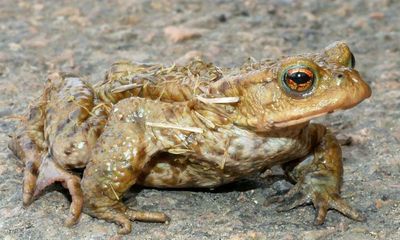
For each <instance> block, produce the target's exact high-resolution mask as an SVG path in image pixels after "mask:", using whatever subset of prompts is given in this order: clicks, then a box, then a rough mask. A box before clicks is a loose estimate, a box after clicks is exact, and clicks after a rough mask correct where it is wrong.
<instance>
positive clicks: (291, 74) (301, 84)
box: [283, 67, 315, 93]
mask: <svg viewBox="0 0 400 240" xmlns="http://www.w3.org/2000/svg"><path fill="white" fill-rule="evenodd" d="M283 77H284V79H283V82H284V84H285V85H286V87H287V88H289V90H291V91H295V92H298V93H305V92H307V91H309V90H310V89H311V88H312V87H313V85H314V80H315V77H314V73H313V71H311V70H310V69H308V68H305V67H296V68H291V69H289V70H287V72H286V74H285V75H284V76H283Z"/></svg>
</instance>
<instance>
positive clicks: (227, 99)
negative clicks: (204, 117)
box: [197, 96, 240, 104]
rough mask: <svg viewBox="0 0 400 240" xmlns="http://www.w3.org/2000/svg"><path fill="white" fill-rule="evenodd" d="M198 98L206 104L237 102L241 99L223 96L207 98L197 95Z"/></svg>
mask: <svg viewBox="0 0 400 240" xmlns="http://www.w3.org/2000/svg"><path fill="white" fill-rule="evenodd" d="M197 99H198V100H199V101H200V102H202V103H206V104H215V103H217V104H218V103H237V102H239V101H240V98H239V97H221V98H205V97H202V96H197Z"/></svg>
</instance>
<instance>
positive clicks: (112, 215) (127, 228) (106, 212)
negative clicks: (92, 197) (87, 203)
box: [88, 202, 169, 234]
mask: <svg viewBox="0 0 400 240" xmlns="http://www.w3.org/2000/svg"><path fill="white" fill-rule="evenodd" d="M88 213H89V214H90V215H92V216H95V217H97V218H100V219H104V220H106V221H109V222H114V223H116V224H118V225H120V226H121V228H120V229H119V230H118V234H128V233H130V232H131V230H132V224H131V221H141V222H157V223H165V222H168V221H169V218H168V216H167V215H166V214H164V213H161V212H148V211H137V210H133V209H130V208H128V207H126V206H125V205H124V204H122V203H120V202H118V203H116V204H115V205H113V206H110V207H100V208H96V209H94V210H89V211H88Z"/></svg>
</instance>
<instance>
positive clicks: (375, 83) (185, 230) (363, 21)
mask: <svg viewBox="0 0 400 240" xmlns="http://www.w3.org/2000/svg"><path fill="white" fill-rule="evenodd" d="M399 12H400V1H396V0H371V1H362V0H347V1H338V0H336V1H325V3H322V1H318V0H310V1H296V0H271V1H262V0H259V1H257V0H244V1H230V0H216V1H212V0H204V1H200V0H199V1H194V0H192V1H190V0H186V1H183V0H179V1H167V0H154V1H150V0H148V1H145V0H136V1H135V0H130V1H122V0H118V1H104V0H103V1H100V0H99V1H76V0H71V1H26V0H25V1H14V0H2V1H1V2H0V30H1V34H0V83H1V85H0V238H1V239H66V238H68V239H130V238H132V237H133V238H136V239H232V240H233V239H400V210H399V205H400V196H399V191H400V183H399V177H400V152H399V149H400V148H399V142H400V128H399V125H400V70H399V69H400V58H399V54H400V24H399V23H400V17H399ZM336 40H345V41H346V42H348V43H349V45H350V46H351V49H352V50H353V52H354V54H355V56H356V59H357V68H358V70H359V71H360V72H361V74H362V75H363V76H364V77H365V79H366V81H367V82H369V83H370V85H371V87H372V90H373V95H372V98H370V99H369V100H367V101H365V102H363V103H362V104H360V105H359V106H357V107H355V108H354V109H351V110H349V111H345V112H340V113H335V114H333V115H329V116H328V117H325V118H321V119H318V121H319V122H323V123H324V124H326V125H328V126H330V128H331V129H333V131H335V132H337V133H338V134H339V136H340V137H341V138H345V139H346V138H351V139H352V141H351V144H350V145H348V146H344V147H343V150H344V159H345V167H344V168H345V176H344V185H343V188H342V195H343V197H344V198H345V199H346V200H347V201H349V202H350V203H351V204H352V205H353V206H356V207H357V208H358V209H360V210H362V211H363V212H364V213H365V214H366V215H367V216H368V220H367V221H366V222H364V223H358V222H354V221H352V220H349V219H348V218H346V217H344V216H342V215H341V214H339V213H337V212H335V211H329V213H328V218H327V221H326V223H325V224H324V225H323V226H319V227H315V226H313V225H312V221H313V218H314V209H313V208H312V206H306V207H301V208H297V209H295V210H292V211H290V212H286V213H278V212H276V211H275V207H274V206H270V207H263V206H262V203H263V201H264V199H265V198H266V197H269V196H272V195H274V194H276V193H277V192H282V191H285V190H287V188H288V187H289V185H288V183H287V182H285V181H284V180H282V179H281V178H280V177H279V175H268V176H267V177H264V178H249V179H247V180H243V181H241V182H238V183H235V184H231V185H229V186H226V187H223V188H218V189H216V190H213V191H208V190H203V191H199V190H196V191H193V190H179V191H176V190H168V191H166V190H162V191H160V190H155V189H138V188H135V189H133V190H132V191H131V192H130V193H129V194H128V195H129V196H127V203H128V204H129V205H130V206H135V205H137V206H138V207H139V208H141V209H152V210H162V211H165V212H166V213H167V214H168V215H169V216H170V217H171V218H172V221H171V222H170V223H169V224H168V225H167V224H151V223H139V222H135V223H134V224H133V232H132V233H131V234H130V235H129V236H118V235H117V234H116V230H117V228H116V225H114V224H109V223H107V222H105V221H102V220H98V219H93V218H91V217H89V216H88V215H86V214H83V216H82V219H81V221H80V223H79V224H78V225H77V226H75V227H73V228H66V227H64V226H63V220H64V219H65V218H66V216H67V213H68V207H69V203H70V200H69V197H68V194H67V193H66V191H65V190H63V189H62V187H60V186H54V187H51V188H49V189H47V191H46V193H45V194H44V195H43V196H41V197H40V198H39V199H38V200H37V201H35V202H34V203H33V204H32V205H31V206H30V207H28V208H26V209H25V208H23V207H22V200H21V199H22V193H21V184H22V169H23V165H22V164H21V162H20V161H18V160H17V159H16V158H15V157H14V156H13V155H12V153H11V152H10V151H9V150H8V149H7V142H8V134H10V133H12V132H13V131H14V130H15V126H16V124H17V122H15V121H11V120H9V116H10V115H15V114H21V113H23V112H24V110H25V109H26V108H27V106H28V104H29V103H30V102H32V101H35V99H36V98H37V97H38V96H39V94H40V93H41V90H42V89H43V85H44V82H45V79H46V76H47V74H48V73H49V72H53V71H57V70H63V71H72V72H77V73H80V74H81V75H83V76H86V77H87V78H88V79H89V80H90V81H91V82H96V81H99V80H101V79H102V78H103V76H104V72H105V70H106V69H107V68H108V67H109V66H110V65H111V63H112V62H114V61H115V60H117V59H129V60H134V61H140V62H159V63H165V64H169V63H172V62H185V61H187V60H188V59H190V58H191V57H193V56H201V57H203V58H204V59H206V60H208V61H212V62H214V63H216V64H218V65H221V66H234V65H239V64H241V63H243V62H244V61H245V60H246V58H248V57H250V56H251V57H254V58H255V59H260V58H265V57H268V58H270V57H272V58H273V57H277V56H281V55H290V54H296V53H301V52H310V51H314V50H317V49H320V48H323V47H325V46H326V45H328V44H329V43H331V42H333V41H336ZM276 172H277V173H279V171H276ZM134 195H137V197H136V199H135V198H134V197H133V196H134Z"/></svg>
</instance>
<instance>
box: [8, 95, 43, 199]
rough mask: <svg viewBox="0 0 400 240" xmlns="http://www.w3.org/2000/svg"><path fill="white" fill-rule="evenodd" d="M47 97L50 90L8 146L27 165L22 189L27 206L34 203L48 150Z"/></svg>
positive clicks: (23, 121)
mask: <svg viewBox="0 0 400 240" xmlns="http://www.w3.org/2000/svg"><path fill="white" fill-rule="evenodd" d="M47 95H48V89H46V90H45V92H44V93H43V94H42V96H41V97H40V98H39V99H38V102H37V103H36V104H34V105H33V106H31V107H30V108H29V112H28V114H27V117H26V119H25V118H24V119H22V124H21V125H20V127H19V129H17V133H16V134H14V135H13V136H12V138H11V140H10V143H9V145H8V147H9V148H10V149H11V150H12V151H13V152H14V154H15V155H16V156H17V157H18V158H19V159H21V160H22V161H23V163H24V165H25V167H24V178H23V187H22V192H23V204H24V205H25V206H27V205H29V204H31V202H32V199H33V195H34V191H35V188H36V179H37V175H38V170H39V166H40V163H41V155H42V152H43V151H44V150H46V149H47V144H46V142H45V139H44V132H43V128H44V120H45V108H46V101H47Z"/></svg>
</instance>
